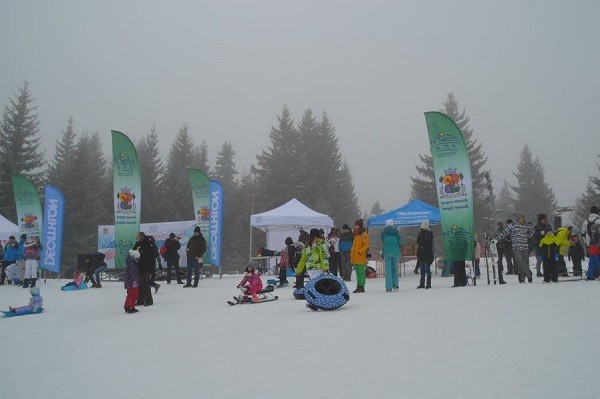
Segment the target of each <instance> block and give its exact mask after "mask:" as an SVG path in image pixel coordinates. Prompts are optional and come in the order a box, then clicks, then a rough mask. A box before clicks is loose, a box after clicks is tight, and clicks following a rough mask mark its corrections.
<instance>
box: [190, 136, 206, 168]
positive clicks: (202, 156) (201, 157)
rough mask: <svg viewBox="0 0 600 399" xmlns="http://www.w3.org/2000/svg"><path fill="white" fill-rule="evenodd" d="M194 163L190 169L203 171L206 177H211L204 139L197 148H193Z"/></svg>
mask: <svg viewBox="0 0 600 399" xmlns="http://www.w3.org/2000/svg"><path fill="white" fill-rule="evenodd" d="M193 158H194V161H193V163H192V165H191V166H190V167H191V168H194V169H198V170H201V171H203V172H204V173H205V174H206V176H209V177H210V175H211V171H210V165H209V161H208V144H207V143H206V139H204V140H202V142H201V143H200V145H199V146H195V147H194V150H193Z"/></svg>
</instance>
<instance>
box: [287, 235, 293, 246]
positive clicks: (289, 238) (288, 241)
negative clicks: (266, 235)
mask: <svg viewBox="0 0 600 399" xmlns="http://www.w3.org/2000/svg"><path fill="white" fill-rule="evenodd" d="M293 243H294V240H292V237H288V238H286V239H285V245H292V244H293Z"/></svg>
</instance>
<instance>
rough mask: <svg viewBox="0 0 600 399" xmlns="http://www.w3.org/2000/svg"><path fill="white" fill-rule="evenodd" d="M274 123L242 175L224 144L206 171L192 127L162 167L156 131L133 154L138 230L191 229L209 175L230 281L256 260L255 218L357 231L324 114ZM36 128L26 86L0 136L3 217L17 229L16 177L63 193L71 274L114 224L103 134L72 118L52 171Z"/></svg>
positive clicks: (345, 176)
mask: <svg viewBox="0 0 600 399" xmlns="http://www.w3.org/2000/svg"><path fill="white" fill-rule="evenodd" d="M277 122H278V123H277V124H276V125H275V126H274V127H272V128H271V133H270V136H269V138H270V142H269V143H267V145H266V148H267V149H266V150H264V151H263V152H262V153H261V154H259V155H257V163H256V165H255V166H254V165H253V166H251V171H250V172H244V173H243V174H240V172H239V171H238V170H237V169H236V163H235V155H236V151H235V149H234V146H233V145H232V144H231V143H229V142H225V143H223V145H222V147H221V148H220V150H219V151H218V152H217V154H216V159H215V165H214V166H212V165H210V163H209V147H208V144H207V142H206V139H200V140H197V139H194V138H195V137H198V133H197V132H194V133H193V134H192V128H191V127H190V126H189V125H188V124H187V123H183V125H181V127H180V128H179V129H178V131H177V134H176V135H175V136H174V139H173V141H172V143H171V145H170V149H169V153H168V155H167V158H166V161H163V159H162V158H161V154H160V151H159V140H160V136H161V133H163V132H158V131H157V129H156V126H155V125H154V124H153V125H152V128H151V129H150V130H149V131H148V133H146V134H145V135H144V136H143V137H141V138H140V139H139V140H138V141H137V143H136V144H135V146H136V149H137V152H138V157H139V160H140V169H141V175H142V197H143V205H142V214H141V219H142V223H152V222H163V221H183V220H192V219H194V208H193V204H192V195H191V188H190V183H189V178H188V173H187V171H188V169H190V168H196V169H200V170H202V171H204V172H205V173H206V174H207V175H208V176H209V177H210V178H211V179H214V180H217V181H219V182H220V183H221V185H222V186H223V189H224V193H225V195H224V217H223V222H224V234H223V243H222V244H223V252H222V263H223V266H224V271H227V270H228V269H232V270H239V269H241V268H243V266H244V265H245V263H246V261H247V260H248V255H249V253H250V252H252V251H254V250H255V249H252V250H251V249H249V248H248V244H249V238H250V226H249V221H250V215H251V214H252V213H258V212H262V211H265V210H268V209H271V208H273V207H275V206H279V205H282V204H283V203H285V202H287V201H289V200H290V199H291V198H293V197H296V198H298V199H299V200H300V201H302V202H304V203H305V204H306V205H307V206H309V207H311V208H313V209H315V210H316V211H318V212H322V213H327V214H329V215H330V216H331V217H332V218H333V219H334V221H335V223H336V225H337V224H340V225H341V224H343V223H352V221H353V220H355V219H356V218H357V217H358V215H359V206H358V200H357V197H356V193H355V190H354V183H353V181H352V176H351V174H350V170H349V168H348V165H347V164H346V162H345V159H343V157H342V156H341V154H340V151H339V148H338V138H337V136H336V133H335V127H334V124H333V123H332V122H331V120H330V119H329V117H328V115H327V113H326V112H323V114H322V115H320V118H317V117H315V116H314V115H313V113H312V111H311V110H310V109H307V110H306V111H305V112H304V113H303V114H302V117H301V120H300V123H298V124H297V125H296V124H295V123H294V120H293V118H292V113H291V111H290V110H289V109H288V108H287V107H284V108H283V110H282V111H281V114H280V115H279V116H278V117H277ZM39 124H40V122H39V120H38V116H37V114H36V107H35V105H34V99H33V97H32V95H31V92H30V88H29V84H28V82H24V83H23V85H22V86H21V87H19V89H18V92H17V93H16V94H15V95H14V96H13V97H11V98H9V104H8V105H7V106H6V107H5V110H4V114H3V121H2V125H1V126H0V155H1V157H0V166H1V170H0V174H1V175H0V177H1V179H0V213H2V214H3V215H5V216H6V217H7V218H9V219H10V220H13V221H15V220H16V209H15V203H14V195H13V190H12V181H11V176H12V175H22V176H25V177H27V178H29V179H31V180H32V181H33V182H34V184H35V185H36V186H37V187H38V188H39V190H40V194H41V189H42V186H43V185H44V184H45V183H46V182H47V183H50V184H52V185H54V186H56V187H57V188H58V189H60V190H61V191H62V193H63V194H64V197H65V202H66V203H65V225H64V236H63V267H70V266H72V265H74V264H75V263H76V255H77V254H78V253H83V252H92V251H95V250H96V249H97V239H98V237H97V235H98V226H99V225H105V224H112V223H113V222H114V216H113V202H114V201H113V198H112V196H113V194H112V193H113V183H112V162H111V160H112V157H111V155H110V154H106V155H105V154H103V153H102V146H101V143H100V137H99V134H98V133H97V132H85V131H84V132H78V131H77V129H76V120H75V118H74V117H72V116H71V117H70V118H69V119H68V120H67V121H66V126H65V128H64V130H63V132H62V136H61V139H60V140H59V141H58V142H57V143H56V146H55V149H54V150H55V151H54V157H53V158H52V160H51V161H50V162H49V163H48V164H47V165H46V163H45V161H44V152H43V151H40V148H39V147H40V145H39V141H40V137H39ZM125 133H127V132H125ZM162 136H163V137H165V136H166V135H165V134H162ZM294 238H295V237H294ZM255 240H256V237H255ZM255 242H256V241H255ZM282 246H283V243H282ZM276 249H279V248H276Z"/></svg>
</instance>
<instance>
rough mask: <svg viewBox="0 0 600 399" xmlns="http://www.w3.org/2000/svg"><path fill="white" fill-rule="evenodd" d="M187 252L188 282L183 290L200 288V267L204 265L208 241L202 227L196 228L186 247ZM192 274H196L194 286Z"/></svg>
mask: <svg viewBox="0 0 600 399" xmlns="http://www.w3.org/2000/svg"><path fill="white" fill-rule="evenodd" d="M186 252H187V268H186V279H187V282H186V284H185V285H184V286H183V288H189V287H194V288H198V280H200V267H201V266H202V264H203V263H204V260H203V259H202V257H203V256H204V253H205V252H206V240H205V239H204V236H203V235H202V231H201V230H200V226H196V227H194V235H193V236H191V237H190V239H189V240H188V243H187V247H186ZM192 272H194V285H192Z"/></svg>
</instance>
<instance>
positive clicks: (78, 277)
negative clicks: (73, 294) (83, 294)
mask: <svg viewBox="0 0 600 399" xmlns="http://www.w3.org/2000/svg"><path fill="white" fill-rule="evenodd" d="M81 283H83V274H81V272H80V271H79V270H75V272H74V273H73V281H71V282H70V283H67V284H65V285H64V286H65V287H69V286H73V285H74V286H75V287H80V286H81Z"/></svg>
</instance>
